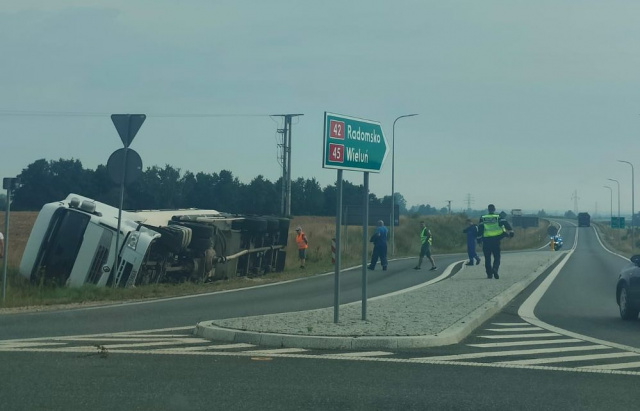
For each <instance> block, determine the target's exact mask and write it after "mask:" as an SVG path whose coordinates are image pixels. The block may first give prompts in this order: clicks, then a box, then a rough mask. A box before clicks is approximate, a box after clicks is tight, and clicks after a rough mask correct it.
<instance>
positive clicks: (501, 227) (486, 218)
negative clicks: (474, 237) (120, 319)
mask: <svg viewBox="0 0 640 411" xmlns="http://www.w3.org/2000/svg"><path fill="white" fill-rule="evenodd" d="M487 209H488V210H489V214H485V215H483V216H482V217H480V223H479V224H478V243H480V242H482V252H483V253H484V269H485V271H486V273H487V278H495V279H496V280H497V279H498V278H500V275H498V270H499V269H500V240H502V239H503V238H504V237H505V236H509V237H513V228H511V224H509V222H508V221H507V220H505V219H504V218H501V217H500V215H499V214H496V207H495V206H494V205H493V204H489V206H488V207H487ZM492 255H493V264H492V263H491V256H492Z"/></svg>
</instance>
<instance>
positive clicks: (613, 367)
mask: <svg viewBox="0 0 640 411" xmlns="http://www.w3.org/2000/svg"><path fill="white" fill-rule="evenodd" d="M579 368H580V369H581V370H624V369H627V368H640V361H636V362H623V363H620V364H603V365H589V366H585V367H579Z"/></svg>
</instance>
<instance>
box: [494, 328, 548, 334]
mask: <svg viewBox="0 0 640 411" xmlns="http://www.w3.org/2000/svg"><path fill="white" fill-rule="evenodd" d="M486 331H494V332H498V333H510V332H514V331H543V329H542V328H540V327H507V328H487V329H486Z"/></svg>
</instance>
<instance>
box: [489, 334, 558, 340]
mask: <svg viewBox="0 0 640 411" xmlns="http://www.w3.org/2000/svg"><path fill="white" fill-rule="evenodd" d="M560 336H562V334H557V333H536V334H508V335H504V334H502V335H480V336H479V337H480V338H488V339H494V340H499V339H509V338H547V337H560Z"/></svg>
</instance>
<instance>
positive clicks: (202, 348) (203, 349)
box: [161, 343, 255, 352]
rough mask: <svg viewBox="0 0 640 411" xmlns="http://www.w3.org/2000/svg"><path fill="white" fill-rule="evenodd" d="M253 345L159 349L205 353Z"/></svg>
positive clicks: (239, 344)
mask: <svg viewBox="0 0 640 411" xmlns="http://www.w3.org/2000/svg"><path fill="white" fill-rule="evenodd" d="M253 347H255V345H253V344H245V343H238V344H223V345H201V346H196V347H176V348H161V350H163V351H176V352H178V351H207V350H227V349H233V348H253Z"/></svg>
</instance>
